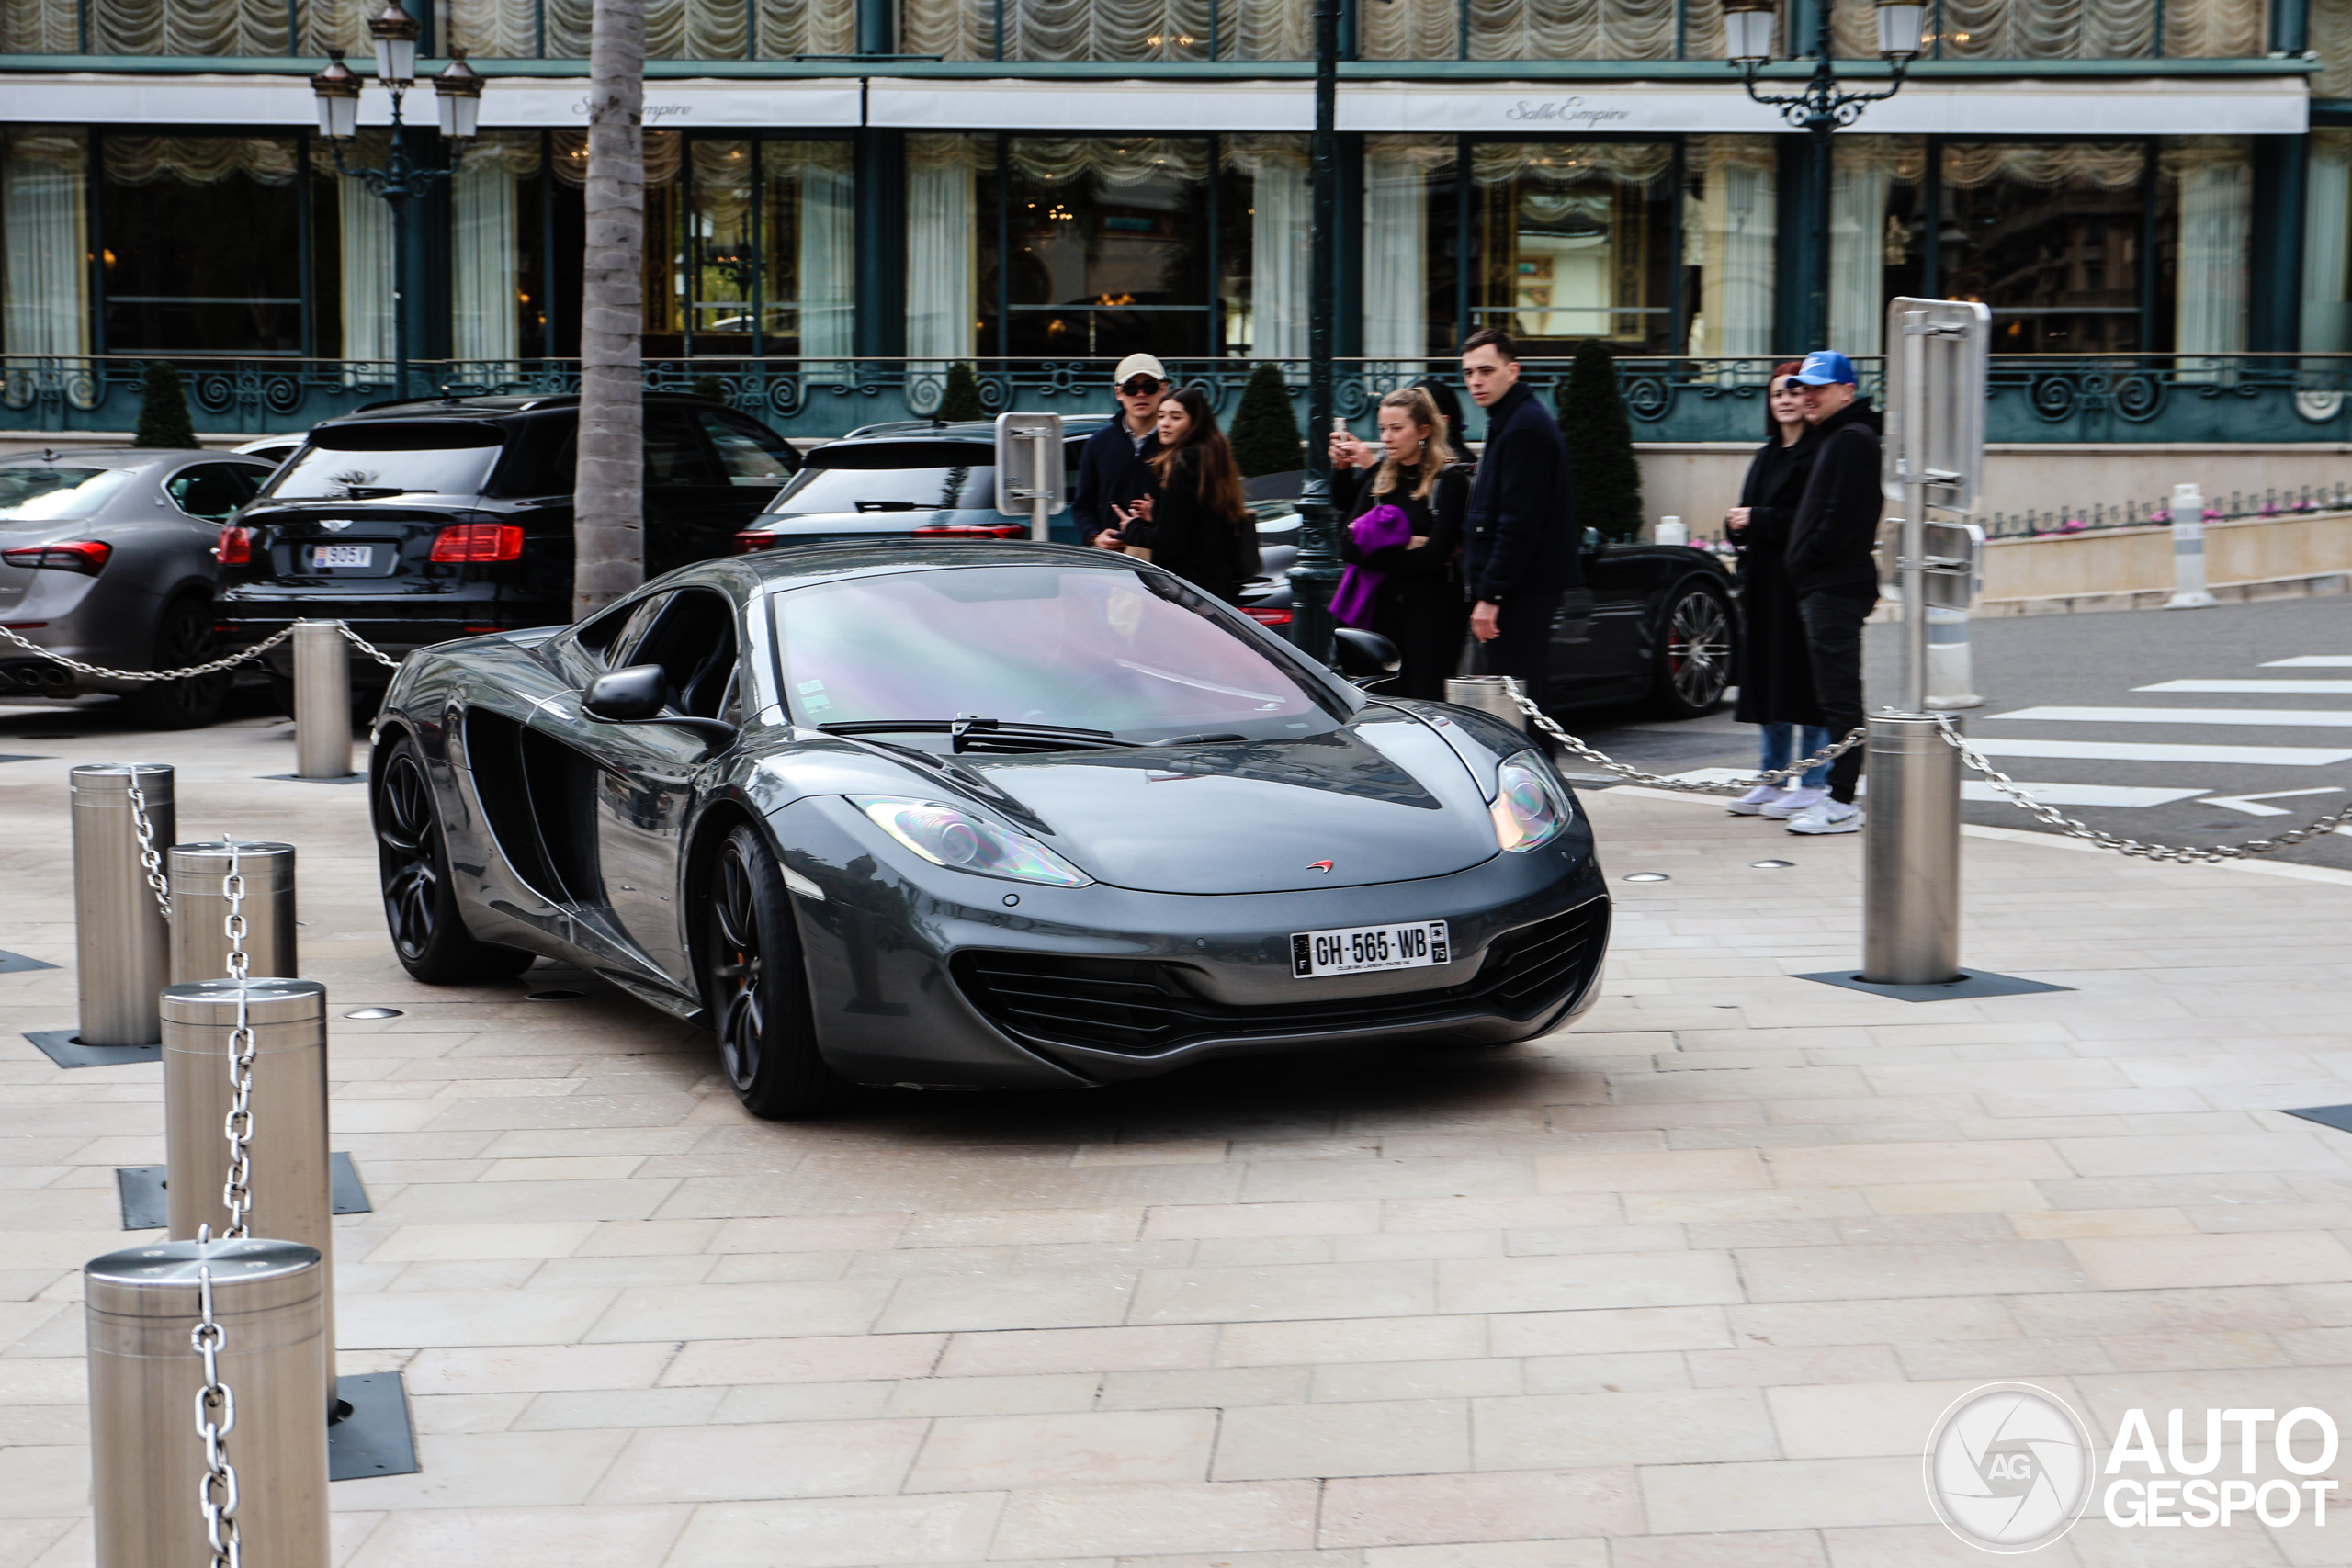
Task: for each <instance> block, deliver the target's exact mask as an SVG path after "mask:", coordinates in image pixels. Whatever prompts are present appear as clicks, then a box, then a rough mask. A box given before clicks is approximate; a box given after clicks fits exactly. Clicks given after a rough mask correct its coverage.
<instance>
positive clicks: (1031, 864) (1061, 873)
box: [849, 795, 1094, 887]
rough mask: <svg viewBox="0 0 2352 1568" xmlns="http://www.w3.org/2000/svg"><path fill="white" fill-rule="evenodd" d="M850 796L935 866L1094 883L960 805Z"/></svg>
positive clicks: (1062, 884)
mask: <svg viewBox="0 0 2352 1568" xmlns="http://www.w3.org/2000/svg"><path fill="white" fill-rule="evenodd" d="M849 798H850V804H851V805H853V806H854V807H857V808H858V809H859V810H860V811H863V812H865V814H866V815H867V816H868V817H870V818H873V819H874V824H875V826H876V827H877V828H880V829H882V830H883V831H884V832H886V833H888V834H889V835H890V837H892V838H894V839H896V840H899V842H900V843H902V844H904V845H906V846H907V848H909V849H910V850H912V851H914V852H915V853H917V854H919V855H921V856H922V858H923V859H925V860H927V861H929V862H931V863H933V865H944V866H948V867H950V868H952V869H954V870H956V871H970V872H977V873H978V874H980V875H982V876H1003V877H1010V878H1011V879H1012V880H1013V881H1015V882H1049V883H1051V884H1053V885H1054V886H1057V887H1084V886H1087V885H1088V884H1089V883H1091V882H1092V881H1093V880H1094V879H1093V878H1092V877H1091V876H1089V875H1087V874H1086V873H1084V872H1082V871H1080V870H1079V869H1078V867H1076V866H1074V865H1072V864H1070V863H1069V862H1068V861H1066V860H1064V859H1062V857H1061V856H1059V855H1057V854H1056V853H1054V852H1053V851H1051V850H1049V849H1047V848H1046V846H1045V845H1043V844H1041V843H1039V842H1038V841H1037V840H1035V839H1033V838H1031V837H1030V836H1029V835H1028V834H1026V833H1016V832H1014V831H1013V830H1012V829H1010V828H1004V827H1000V826H999V825H997V824H996V823H994V822H991V821H989V819H988V818H985V817H981V816H978V815H976V814H975V813H973V812H969V811H967V810H965V809H964V808H963V807H957V806H945V805H942V804H941V803H940V802H938V801H935V800H909V799H906V798H905V797H903V796H900V795H851V796H850V797H849Z"/></svg>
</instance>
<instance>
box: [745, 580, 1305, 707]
mask: <svg viewBox="0 0 2352 1568" xmlns="http://www.w3.org/2000/svg"><path fill="white" fill-rule="evenodd" d="M774 620H775V628H776V630H775V636H776V643H777V651H778V653H779V655H780V657H781V660H782V663H783V667H784V679H785V685H786V698H787V701H788V702H789V704H790V707H791V711H792V716H793V719H794V721H795V722H797V723H800V724H807V725H821V724H868V723H873V722H875V721H878V720H888V719H903V720H910V721H913V720H933V721H936V720H942V719H954V718H956V717H959V716H977V717H983V718H993V719H997V720H999V721H1000V722H1001V723H1004V724H1009V725H1010V724H1034V725H1060V726H1067V727H1070V728H1084V729H1097V730H1105V731H1108V732H1109V733H1111V734H1113V735H1115V736H1117V737H1118V738H1120V739H1125V740H1135V741H1138V742H1149V741H1153V740H1162V739H1173V738H1175V737H1178V736H1190V735H1199V734H1202V733H1204V732H1214V733H1216V734H1218V735H1230V736H1235V737H1238V738H1240V739H1250V740H1264V739H1283V738H1288V737H1296V736H1301V735H1309V734H1320V733H1322V732H1324V731H1326V730H1329V729H1330V728H1334V726H1335V723H1336V722H1337V721H1336V718H1335V716H1334V714H1333V713H1332V712H1331V711H1330V709H1329V708H1328V707H1326V706H1325V704H1326V703H1329V702H1330V701H1331V698H1330V697H1329V694H1328V693H1322V694H1319V695H1320V697H1321V700H1320V701H1318V700H1317V698H1318V693H1317V688H1315V687H1314V686H1313V685H1312V684H1311V678H1310V677H1308V676H1307V675H1306V672H1305V671H1300V670H1297V669H1295V668H1294V667H1293V666H1291V665H1290V664H1289V663H1288V662H1287V661H1285V660H1281V659H1280V658H1278V657H1277V656H1276V655H1275V654H1274V653H1273V652H1272V651H1271V650H1270V649H1263V648H1261V647H1258V646H1256V645H1255V643H1254V642H1253V641H1252V640H1251V639H1250V634H1249V633H1248V632H1245V631H1243V630H1241V629H1239V628H1238V627H1235V626H1227V624H1225V622H1224V621H1223V620H1221V619H1219V618H1218V617H1216V615H1214V614H1212V613H1211V612H1210V611H1209V610H1208V608H1207V607H1206V606H1205V605H1204V604H1201V603H1200V602H1199V601H1197V600H1196V599H1194V598H1193V596H1192V595H1191V594H1190V593H1189V592H1187V591H1185V590H1183V589H1182V588H1179V587H1177V586H1176V585H1175V584H1174V583H1172V582H1170V581H1165V580H1157V579H1153V578H1148V577H1146V576H1143V575H1141V574H1138V573H1137V572H1135V571H1133V570H1125V569H1122V568H1116V567H1092V566H1060V565H1049V566H987V567H956V568H951V569H947V570H932V571H910V572H902V573H899V574H897V575H894V576H888V577H862V578H852V579H849V580H847V581H834V582H825V583H818V584H812V585H810V586H808V587H805V588H793V589H787V590H786V591H784V592H781V593H779V594H778V595H777V597H776V600H775V616H774ZM881 739H899V737H897V736H884V737H881ZM904 739H905V740H906V742H907V743H908V744H925V743H929V744H932V745H933V746H934V747H935V746H936V744H937V738H936V737H933V738H929V740H928V742H926V740H925V739H924V738H922V737H918V736H917V735H914V734H911V733H910V734H909V735H908V736H906V737H905V738H904Z"/></svg>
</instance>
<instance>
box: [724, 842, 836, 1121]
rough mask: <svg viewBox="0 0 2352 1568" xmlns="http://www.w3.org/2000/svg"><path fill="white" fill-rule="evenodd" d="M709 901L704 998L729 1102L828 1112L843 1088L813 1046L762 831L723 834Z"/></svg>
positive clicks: (784, 896) (791, 1113) (796, 945)
mask: <svg viewBox="0 0 2352 1568" xmlns="http://www.w3.org/2000/svg"><path fill="white" fill-rule="evenodd" d="M705 903H706V907H707V915H706V916H705V926H704V933H703V942H702V945H701V949H700V954H699V957H700V963H701V967H702V984H703V1000H704V1005H706V1006H707V1008H709V1010H710V1023H711V1030H712V1032H714V1033H716V1034H717V1035H718V1055H719V1063H720V1065H721V1066H723V1067H724V1068H725V1069H726V1072H727V1082H728V1084H729V1087H730V1088H732V1089H734V1090H735V1098H736V1099H738V1100H741V1101H742V1102H743V1108H744V1109H745V1110H746V1111H750V1112H751V1113H752V1115H754V1116H763V1117H767V1118H770V1119H781V1118H789V1117H799V1116H813V1115H817V1114H819V1113H820V1112H822V1111H829V1110H831V1108H832V1107H834V1106H835V1105H837V1104H839V1103H840V1101H841V1099H842V1094H843V1092H844V1090H845V1089H847V1087H848V1086H847V1085H845V1084H844V1083H843V1082H842V1080H841V1078H839V1077H836V1076H835V1075H834V1073H833V1070H832V1069H831V1067H828V1066H826V1065H825V1059H824V1057H823V1055H820V1053H819V1051H818V1049H817V1027H816V1020H815V1018H814V1017H813V1016H812V1014H811V1012H810V1010H809V973H808V969H807V966H806V965H805V964H803V963H802V962H801V953H800V931H799V928H798V926H797V925H796V924H795V923H794V921H793V917H792V896H791V894H790V892H789V891H788V890H787V889H786V887H785V886H784V873H783V871H782V870H781V869H780V868H779V867H778V866H777V865H776V863H775V854H774V852H771V851H770V850H769V849H768V846H767V840H765V839H763V838H762V837H761V835H760V832H759V829H756V828H753V827H752V826H751V825H750V824H749V823H745V824H742V825H740V826H738V827H736V828H735V829H732V830H731V831H730V832H729V833H728V835H727V838H726V840H725V841H724V842H722V843H721V844H720V845H719V846H718V857H717V858H716V860H715V861H714V862H713V863H712V865H711V870H710V886H709V889H708V896H707V899H706V900H705Z"/></svg>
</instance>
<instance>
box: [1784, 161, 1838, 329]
mask: <svg viewBox="0 0 2352 1568" xmlns="http://www.w3.org/2000/svg"><path fill="white" fill-rule="evenodd" d="M1775 148H1776V150H1777V151H1778V152H1779V153H1780V169H1779V179H1778V184H1777V191H1778V195H1777V198H1776V205H1777V207H1778V209H1779V214H1780V236H1779V238H1778V240H1777V241H1776V242H1775V245H1774V253H1775V254H1774V255H1773V258H1772V264H1773V265H1772V342H1773V344H1775V347H1774V349H1773V352H1774V353H1775V354H1777V355H1799V354H1810V353H1812V352H1813V351H1814V350H1815V349H1816V348H1820V347H1822V346H1824V345H1823V344H1820V343H1817V342H1815V341H1814V340H1815V338H1816V337H1818V336H1819V334H1820V333H1822V332H1823V331H1824V330H1826V329H1825V325H1824V323H1822V322H1820V321H1817V320H1816V319H1815V310H1814V309H1813V307H1812V300H1811V299H1810V297H1809V296H1810V293H1811V291H1812V290H1813V289H1814V288H1815V285H1816V280H1817V279H1818V278H1819V277H1820V276H1821V270H1822V267H1823V265H1824V264H1825V262H1826V259H1827V258H1826V257H1825V256H1824V255H1823V254H1822V252H1823V250H1824V248H1825V247H1826V245H1827V244H1828V243H1829V192H1828V189H1827V188H1826V186H1821V188H1815V187H1816V186H1818V185H1819V184H1820V182H1818V181H1817V180H1816V179H1815V170H1814V162H1813V138H1812V137H1810V136H1808V135H1805V134H1804V133H1802V132H1799V133H1797V134H1794V135H1785V134H1784V135H1782V136H1781V137H1779V138H1778V139H1777V140H1776V141H1775ZM1822 308H1823V309H1825V310H1826V308H1827V306H1826V301H1825V302H1824V303H1823V307H1822Z"/></svg>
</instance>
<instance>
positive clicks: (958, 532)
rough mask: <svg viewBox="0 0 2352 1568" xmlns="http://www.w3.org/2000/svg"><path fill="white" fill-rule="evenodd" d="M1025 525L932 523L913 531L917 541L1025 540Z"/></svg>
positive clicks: (1027, 532) (1027, 530) (1026, 525)
mask: <svg viewBox="0 0 2352 1568" xmlns="http://www.w3.org/2000/svg"><path fill="white" fill-rule="evenodd" d="M1028 536H1029V525H1028V524H1026V523H934V524H933V525H931V526H930V527H928V528H918V529H916V530H915V537H916V538H918V539H1025V538H1027V537H1028Z"/></svg>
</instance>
